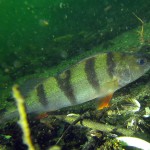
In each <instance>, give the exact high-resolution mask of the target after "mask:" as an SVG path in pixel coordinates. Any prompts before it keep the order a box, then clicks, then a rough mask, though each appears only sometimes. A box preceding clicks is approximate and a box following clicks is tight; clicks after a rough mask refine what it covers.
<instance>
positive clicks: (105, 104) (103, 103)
mask: <svg viewBox="0 0 150 150" xmlns="http://www.w3.org/2000/svg"><path fill="white" fill-rule="evenodd" d="M112 97H113V93H111V94H109V95H107V96H105V97H103V98H101V99H100V100H99V101H98V108H97V109H98V110H101V109H103V108H104V107H109V106H110V104H109V102H110V100H111V99H112Z"/></svg>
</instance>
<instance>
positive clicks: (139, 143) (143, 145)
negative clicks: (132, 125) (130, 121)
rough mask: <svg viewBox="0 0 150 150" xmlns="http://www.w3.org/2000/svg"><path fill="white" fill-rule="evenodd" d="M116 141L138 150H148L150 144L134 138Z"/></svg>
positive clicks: (149, 149) (119, 138) (120, 138)
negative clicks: (138, 149)
mask: <svg viewBox="0 0 150 150" xmlns="http://www.w3.org/2000/svg"><path fill="white" fill-rule="evenodd" d="M116 139H117V140H119V141H121V142H123V144H125V145H126V146H132V147H136V148H140V149H142V150H150V143H148V142H147V141H145V140H142V139H140V138H136V137H117V138H116Z"/></svg>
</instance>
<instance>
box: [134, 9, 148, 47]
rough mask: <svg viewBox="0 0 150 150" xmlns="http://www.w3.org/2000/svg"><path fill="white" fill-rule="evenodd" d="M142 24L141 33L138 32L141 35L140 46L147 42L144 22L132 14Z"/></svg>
mask: <svg viewBox="0 0 150 150" xmlns="http://www.w3.org/2000/svg"><path fill="white" fill-rule="evenodd" d="M132 14H133V15H134V16H135V17H136V18H137V19H138V20H139V21H140V22H141V24H142V25H141V31H138V33H139V35H140V44H141V45H142V44H144V42H145V40H144V21H143V20H142V19H141V18H139V17H138V16H137V15H136V14H135V13H134V12H133V13H132Z"/></svg>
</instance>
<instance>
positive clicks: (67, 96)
mask: <svg viewBox="0 0 150 150" xmlns="http://www.w3.org/2000/svg"><path fill="white" fill-rule="evenodd" d="M149 69H150V59H149V56H148V55H144V54H141V53H136V54H130V53H120V52H108V53H99V54H96V55H94V56H91V57H89V58H86V59H83V60H82V61H80V62H78V63H77V64H75V65H73V66H71V67H70V68H69V69H67V70H65V71H63V72H62V73H60V74H58V75H56V76H54V77H49V78H46V79H42V80H36V82H34V83H33V82H30V81H29V82H28V84H25V85H24V86H22V85H21V86H20V92H21V94H22V96H23V97H24V99H25V104H26V108H27V112H28V113H32V112H34V113H42V112H50V111H55V110H58V109H60V108H63V107H67V106H72V105H77V104H81V103H84V102H87V101H90V100H93V99H95V98H99V99H100V103H99V106H98V109H103V108H104V107H108V106H109V101H110V99H111V98H112V95H113V93H114V92H115V91H116V90H118V89H120V88H122V87H124V86H125V85H127V84H129V83H131V82H133V81H134V80H136V79H138V78H139V77H141V76H142V75H143V74H145V72H147V71H148V70H149Z"/></svg>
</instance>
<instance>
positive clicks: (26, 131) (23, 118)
mask: <svg viewBox="0 0 150 150" xmlns="http://www.w3.org/2000/svg"><path fill="white" fill-rule="evenodd" d="M18 89H19V86H18V85H14V86H13V88H12V90H13V96H14V98H15V100H16V103H17V107H18V112H19V116H20V120H19V122H18V123H19V125H20V127H21V129H22V132H23V141H24V143H25V144H26V145H27V146H28V150H35V148H34V146H33V143H32V140H31V133H30V127H29V124H28V121H27V114H26V109H25V102H24V98H23V97H22V95H21V93H20V91H19V90H18Z"/></svg>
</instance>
